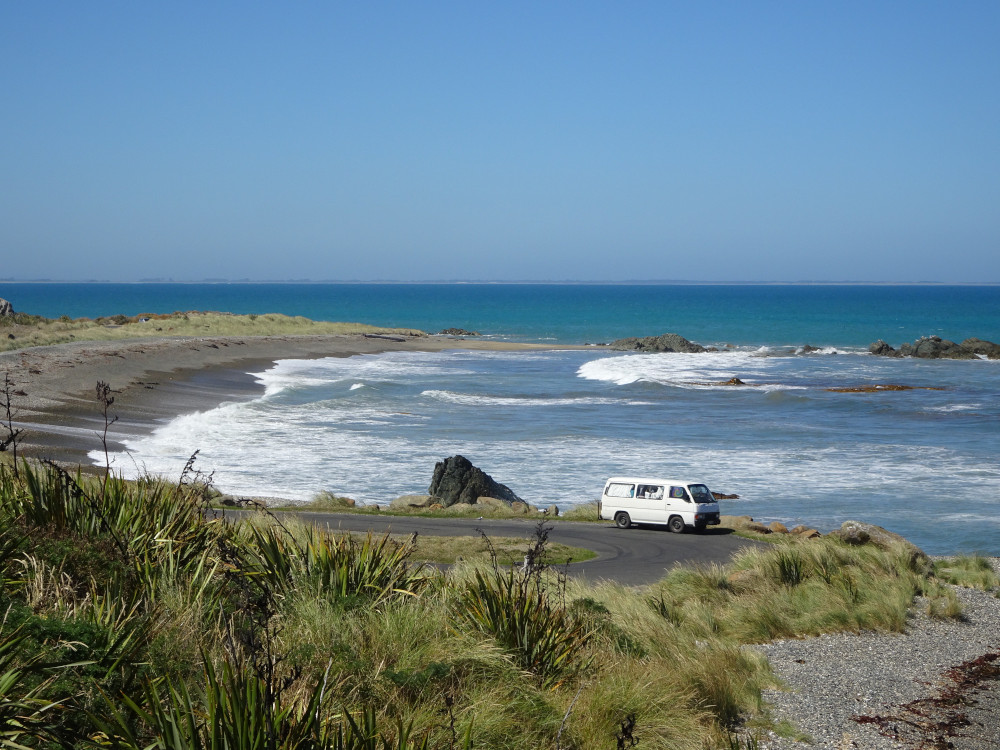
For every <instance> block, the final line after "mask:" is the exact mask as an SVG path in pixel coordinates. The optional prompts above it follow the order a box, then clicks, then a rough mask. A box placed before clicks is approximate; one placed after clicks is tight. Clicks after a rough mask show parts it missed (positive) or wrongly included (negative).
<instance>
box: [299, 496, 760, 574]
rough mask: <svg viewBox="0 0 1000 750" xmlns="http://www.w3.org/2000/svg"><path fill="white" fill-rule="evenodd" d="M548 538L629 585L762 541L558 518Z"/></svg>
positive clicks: (466, 530)
mask: <svg viewBox="0 0 1000 750" xmlns="http://www.w3.org/2000/svg"><path fill="white" fill-rule="evenodd" d="M295 516H296V517H297V518H298V519H299V520H301V521H304V522H305V523H313V524H316V525H319V526H327V527H329V528H331V529H341V530H344V531H373V532H375V533H378V534H382V533H392V534H412V533H414V532H416V533H417V534H426V535H429V536H476V535H478V533H479V530H480V529H481V530H482V531H483V532H485V533H486V535H487V536H494V537H501V536H507V537H526V538H527V537H531V536H532V535H533V534H534V532H535V529H536V527H537V526H538V522H537V521H529V520H519V519H491V518H483V519H478V520H476V519H465V518H428V517H426V516H370V515H360V514H352V513H308V512H300V513H295ZM547 526H550V527H551V531H550V532H549V539H550V540H551V541H553V542H560V543H562V544H567V545H570V546H573V547H583V548H585V549H590V550H593V551H594V552H596V553H597V557H596V558H594V559H593V560H587V561H585V562H581V563H573V564H571V565H570V574H571V575H574V576H580V577H583V578H586V579H587V580H590V581H599V580H602V579H604V580H610V581H615V582H617V583H621V584H624V585H626V586H638V585H643V584H649V583H654V582H655V581H658V580H659V579H660V578H662V577H663V575H664V574H665V573H666V572H667V571H668V570H669V569H670V568H672V567H673V566H674V565H676V564H678V563H683V564H689V565H710V564H712V563H720V564H725V563H727V562H729V561H730V560H731V559H732V557H733V555H734V554H736V553H737V552H738V551H740V550H741V549H745V548H747V547H754V546H761V543H760V542H754V541H751V540H748V539H744V538H742V537H738V536H736V535H735V534H733V533H731V532H730V531H729V530H728V529H709V530H707V531H705V532H704V533H701V534H698V533H693V532H689V533H685V534H671V533H670V532H668V531H667V530H666V528H665V527H663V528H662V529H661V528H660V527H648V528H634V527H633V528H631V529H619V528H616V527H615V526H614V525H613V524H611V523H610V522H608V523H582V522H574V521H555V522H552V523H548V524H547Z"/></svg>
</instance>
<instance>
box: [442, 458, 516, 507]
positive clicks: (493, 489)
mask: <svg viewBox="0 0 1000 750" xmlns="http://www.w3.org/2000/svg"><path fill="white" fill-rule="evenodd" d="M427 493H428V494H429V495H432V496H434V497H435V498H437V499H439V500H440V502H441V504H442V505H444V506H445V507H446V508H447V507H449V506H451V505H454V504H455V503H469V504H470V505H475V503H476V502H477V501H478V500H479V498H481V497H492V498H494V499H496V500H501V501H503V502H504V503H505V504H507V505H510V504H511V503H518V502H521V503H523V502H524V501H523V500H522V499H521V498H519V497H518V496H517V495H516V494H514V492H513V490H511V489H510V487H507V486H506V485H503V484H500V483H499V482H496V481H494V479H493V477H491V476H490V475H489V474H487V473H486V472H484V471H483V470H482V469H479V468H477V467H475V466H473V465H472V462H471V461H470V460H469V459H467V458H466V457H465V456H452V457H451V458H446V459H445V460H444V461H438V462H437V463H436V464H435V465H434V476H433V478H432V479H431V486H430V488H429V489H428V490H427Z"/></svg>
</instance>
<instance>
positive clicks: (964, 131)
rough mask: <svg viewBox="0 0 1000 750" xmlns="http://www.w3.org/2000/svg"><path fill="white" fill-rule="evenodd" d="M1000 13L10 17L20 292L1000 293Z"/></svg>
mask: <svg viewBox="0 0 1000 750" xmlns="http://www.w3.org/2000/svg"><path fill="white" fill-rule="evenodd" d="M997 39H1000V3H997V2H995V0H990V1H988V2H977V1H975V0H968V1H962V2H937V3H927V2H893V3H886V2H836V3H833V2H831V3H820V2H806V3H803V2H782V3H771V2H704V3H691V2H677V3H671V2H648V3H646V2H631V3H590V2H579V1H578V2H543V3H539V2H530V3H529V2H526V3H516V2H506V3H491V4H486V3H476V2H471V3H470V2H462V3H459V2H455V3H444V2H399V3H383V2H365V3H327V2H322V3H320V2H317V3H309V2H302V3H261V2H240V3H235V2H233V3H226V2H212V3H185V2H174V3H135V2H120V3H109V2H99V1H95V2H91V3H69V2H32V3H24V2H7V3H3V4H2V5H0V71H2V72H0V82H2V106H0V278H14V279H31V278H53V279H66V280H73V279H92V278H98V279H108V280H113V281H114V280H136V279H143V278H173V279H176V280H198V279H202V278H210V277H218V278H231V279H244V278H246V279H253V280H280V279H306V278H308V279H313V280H369V279H393V280H457V279H477V280H626V279H667V280H669V279H676V280H704V281H768V280H773V281H802V280H819V281H843V280H858V281H942V282H1000V44H998V43H997Z"/></svg>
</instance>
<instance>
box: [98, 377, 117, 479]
mask: <svg viewBox="0 0 1000 750" xmlns="http://www.w3.org/2000/svg"><path fill="white" fill-rule="evenodd" d="M97 400H98V401H100V403H101V413H102V414H103V416H104V431H103V432H102V433H101V444H102V445H103V446H104V484H102V485H101V496H102V497H104V496H105V495H106V494H107V491H108V477H110V476H111V454H110V452H109V451H108V429H109V428H110V427H111V425H113V424H114V423H115V422H117V421H118V415H117V414H115V415H114V416H113V417H112V416H111V405H112V404H113V403H114V402H115V397H114V396H112V395H111V386H110V385H108V384H107V383H105V382H104V381H103V380H98V381H97Z"/></svg>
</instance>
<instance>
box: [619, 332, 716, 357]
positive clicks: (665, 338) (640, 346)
mask: <svg viewBox="0 0 1000 750" xmlns="http://www.w3.org/2000/svg"><path fill="white" fill-rule="evenodd" d="M608 348H609V349H614V350H616V351H622V352H685V353H688V354H698V353H700V352H709V351H715V350H714V349H706V348H705V347H703V346H701V345H700V344H695V343H693V342H691V341H688V340H687V339H686V338H684V337H683V336H681V335H679V334H676V333H664V334H661V335H659V336H646V337H644V338H636V337H634V336H633V337H630V338H625V339H617V340H616V341H612V342H611V343H610V344H608Z"/></svg>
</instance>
